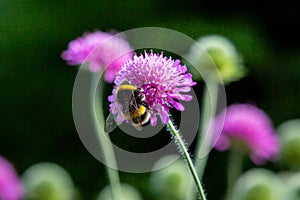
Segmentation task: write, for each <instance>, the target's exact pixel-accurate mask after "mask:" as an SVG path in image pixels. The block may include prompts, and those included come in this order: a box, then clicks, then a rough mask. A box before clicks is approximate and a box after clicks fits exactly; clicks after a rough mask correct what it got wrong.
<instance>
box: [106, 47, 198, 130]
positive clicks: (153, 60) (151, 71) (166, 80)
mask: <svg viewBox="0 0 300 200" xmlns="http://www.w3.org/2000/svg"><path fill="white" fill-rule="evenodd" d="M186 72H187V68H186V66H185V65H180V60H173V59H172V58H171V57H169V58H168V57H165V56H164V55H163V53H161V54H155V53H153V52H152V51H151V52H150V53H147V52H145V53H144V55H143V54H141V55H140V56H137V55H135V56H134V58H133V59H131V60H129V61H128V62H127V63H125V64H124V65H123V67H122V69H121V70H120V71H119V72H118V74H117V76H116V79H115V88H114V89H113V92H112V95H111V96H109V97H108V100H109V102H110V111H111V112H112V113H113V114H115V115H116V119H115V120H116V121H117V123H121V122H123V121H125V120H126V119H125V118H124V116H123V115H122V113H121V112H120V111H119V109H118V106H116V100H117V97H116V90H117V88H118V86H119V85H120V84H122V83H123V82H124V80H126V81H128V82H130V83H131V84H132V85H134V86H136V87H141V88H142V89H143V90H144V93H145V97H146V103H147V104H148V105H149V107H150V109H149V112H150V115H151V116H150V117H151V119H150V121H151V125H152V126H155V125H156V123H157V118H156V114H159V115H160V118H161V121H162V122H163V123H165V124H166V123H167V122H168V120H169V116H168V112H169V108H172V107H174V108H176V109H177V110H179V111H183V110H184V107H183V105H182V104H181V103H180V102H179V101H190V100H192V96H191V95H187V94H182V93H183V92H189V91H190V90H191V86H193V85H195V84H196V83H195V82H193V80H192V75H191V74H189V73H186Z"/></svg>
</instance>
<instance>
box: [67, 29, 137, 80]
mask: <svg viewBox="0 0 300 200" xmlns="http://www.w3.org/2000/svg"><path fill="white" fill-rule="evenodd" d="M132 56H133V51H132V49H131V47H130V45H129V44H128V43H127V41H125V40H124V39H123V38H122V37H120V36H116V35H115V36H114V35H113V34H111V33H105V32H101V31H95V32H93V33H85V34H84V35H83V36H82V37H78V38H77V39H75V40H73V41H71V42H70V43H69V46H68V49H67V50H66V51H64V52H63V53H62V58H63V59H64V60H66V61H67V62H68V64H69V65H80V64H82V63H84V62H88V63H89V69H90V70H91V71H92V72H97V71H99V70H100V69H104V68H105V67H107V68H106V72H105V74H104V78H105V80H106V81H107V82H109V83H111V82H113V80H114V78H115V74H116V72H118V71H119V70H120V69H121V65H122V64H124V63H125V62H127V61H128V60H129V59H131V58H132Z"/></svg>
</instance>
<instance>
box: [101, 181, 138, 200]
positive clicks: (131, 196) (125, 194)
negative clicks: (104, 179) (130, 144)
mask: <svg viewBox="0 0 300 200" xmlns="http://www.w3.org/2000/svg"><path fill="white" fill-rule="evenodd" d="M110 187H111V186H110V185H108V186H106V187H105V188H104V189H103V190H102V191H101V192H100V194H99V196H98V198H97V199H98V200H114V198H113V196H112V193H111V188H110ZM121 188H122V200H142V197H141V195H140V194H139V192H138V191H137V190H136V189H135V188H134V187H132V186H131V185H129V184H126V183H122V184H121Z"/></svg>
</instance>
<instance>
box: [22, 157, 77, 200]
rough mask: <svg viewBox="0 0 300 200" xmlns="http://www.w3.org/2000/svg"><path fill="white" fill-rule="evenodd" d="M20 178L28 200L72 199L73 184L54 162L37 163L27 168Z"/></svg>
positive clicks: (73, 192)
mask: <svg viewBox="0 0 300 200" xmlns="http://www.w3.org/2000/svg"><path fill="white" fill-rule="evenodd" d="M22 180H23V182H24V185H25V189H26V199H30V200H40V199H42V200H58V199H63V200H73V199H75V198H74V196H75V189H74V184H73V181H72V179H71V177H70V176H69V174H68V173H67V172H66V171H65V170H64V169H63V168H62V167H60V166H58V165H56V164H54V163H39V164H35V165H33V166H31V167H30V168H29V169H27V170H26V171H25V172H24V174H23V176H22Z"/></svg>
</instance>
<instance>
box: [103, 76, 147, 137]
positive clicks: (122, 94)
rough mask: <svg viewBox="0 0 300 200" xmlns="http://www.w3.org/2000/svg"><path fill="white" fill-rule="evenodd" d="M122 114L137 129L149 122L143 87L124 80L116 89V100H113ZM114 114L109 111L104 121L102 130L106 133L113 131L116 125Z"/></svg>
mask: <svg viewBox="0 0 300 200" xmlns="http://www.w3.org/2000/svg"><path fill="white" fill-rule="evenodd" d="M114 103H115V105H114V106H117V108H118V110H119V112H120V113H121V114H122V116H123V117H124V118H125V119H126V120H129V121H130V122H131V124H132V125H133V126H134V127H135V128H136V129H137V130H139V131H140V130H142V127H143V126H146V125H148V124H149V123H150V113H149V110H150V107H149V105H148V104H147V102H146V96H145V93H144V90H143V88H141V87H136V86H134V85H132V84H131V83H130V82H129V81H127V80H124V81H123V82H122V83H121V84H120V85H119V86H118V88H117V89H116V101H115V102H114ZM115 117H116V116H114V114H112V113H110V114H109V115H108V117H107V119H106V121H105V125H104V130H105V132H106V133H110V132H111V131H113V130H114V129H115V128H116V127H117V125H120V124H121V123H119V124H118V123H116V121H115Z"/></svg>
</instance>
